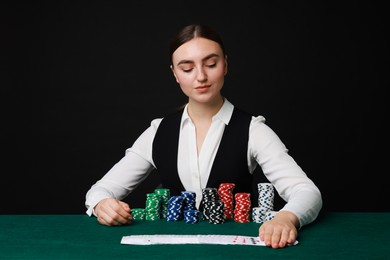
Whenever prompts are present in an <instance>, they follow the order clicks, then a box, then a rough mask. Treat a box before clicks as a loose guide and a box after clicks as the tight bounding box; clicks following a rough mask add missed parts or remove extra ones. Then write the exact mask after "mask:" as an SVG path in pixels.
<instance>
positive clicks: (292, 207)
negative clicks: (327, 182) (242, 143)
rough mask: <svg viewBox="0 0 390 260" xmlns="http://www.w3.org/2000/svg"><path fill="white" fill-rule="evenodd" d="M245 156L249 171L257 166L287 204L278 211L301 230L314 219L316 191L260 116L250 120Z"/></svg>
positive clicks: (317, 201)
mask: <svg viewBox="0 0 390 260" xmlns="http://www.w3.org/2000/svg"><path fill="white" fill-rule="evenodd" d="M248 157H249V161H250V167H251V169H252V170H254V168H255V167H256V165H257V164H258V165H260V167H261V168H262V171H263V173H264V175H265V176H266V178H267V179H268V180H269V181H270V182H271V183H272V184H273V186H274V187H275V189H276V191H277V192H278V194H279V195H280V197H281V198H283V199H284V200H285V201H286V202H287V203H286V204H285V205H284V207H283V208H282V209H281V210H286V211H290V212H292V213H294V214H295V215H296V216H297V217H298V218H299V221H300V226H301V227H302V226H304V225H307V224H309V223H311V222H312V221H314V220H315V219H316V218H317V216H318V214H319V212H320V210H321V208H322V197H321V193H320V190H319V189H318V187H317V186H316V185H315V184H314V183H313V181H312V180H311V179H309V177H308V176H307V175H306V173H305V172H304V171H303V170H302V168H301V167H300V166H299V165H298V164H297V163H296V161H295V160H294V159H293V158H292V157H291V156H290V155H289V154H288V149H287V148H286V147H285V145H284V144H283V143H282V141H281V140H280V138H279V137H278V136H277V134H276V133H275V132H274V131H273V130H272V129H271V128H270V127H269V126H268V125H266V124H265V118H264V117H262V116H258V117H253V118H252V122H251V125H250V129H249V144H248Z"/></svg>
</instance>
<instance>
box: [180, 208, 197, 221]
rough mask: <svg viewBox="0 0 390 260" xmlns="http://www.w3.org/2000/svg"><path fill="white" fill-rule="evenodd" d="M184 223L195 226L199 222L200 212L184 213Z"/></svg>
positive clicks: (194, 210)
mask: <svg viewBox="0 0 390 260" xmlns="http://www.w3.org/2000/svg"><path fill="white" fill-rule="evenodd" d="M184 221H185V222H186V223H190V224H195V223H199V221H200V211H199V210H197V209H189V210H185V211H184Z"/></svg>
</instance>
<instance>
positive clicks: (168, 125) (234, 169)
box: [153, 108, 252, 196]
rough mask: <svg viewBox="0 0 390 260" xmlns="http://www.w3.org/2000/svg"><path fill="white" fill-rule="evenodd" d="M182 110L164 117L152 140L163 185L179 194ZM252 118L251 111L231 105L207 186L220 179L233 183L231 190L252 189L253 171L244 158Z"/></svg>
mask: <svg viewBox="0 0 390 260" xmlns="http://www.w3.org/2000/svg"><path fill="white" fill-rule="evenodd" d="M182 113H183V110H180V111H178V112H175V113H173V114H170V115H168V116H166V117H164V119H163V120H162V121H161V123H160V125H159V127H158V129H157V132H156V135H155V138H154V141H153V161H154V163H155V165H156V168H157V172H158V174H159V175H160V178H161V183H162V187H164V188H168V189H170V193H171V195H172V196H177V195H180V192H181V191H184V190H185V189H184V187H183V184H182V183H181V181H180V178H179V174H178V171H177V153H178V145H179V132H180V123H181V117H182ZM251 119H252V116H251V115H250V114H248V113H246V112H244V111H241V110H239V109H237V108H234V111H233V115H232V118H231V119H230V122H229V125H226V127H225V130H224V132H223V136H222V140H221V143H220V146H219V149H218V151H217V154H216V157H215V159H214V162H213V166H212V167H211V172H210V176H209V179H208V182H207V188H218V187H219V185H220V184H221V183H224V182H229V183H234V184H235V188H234V191H233V192H234V193H237V192H251V191H252V174H251V173H249V170H248V161H247V150H248V138H249V125H250V122H251ZM204 188H205V187H204Z"/></svg>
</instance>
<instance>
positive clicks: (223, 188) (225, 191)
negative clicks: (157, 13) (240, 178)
mask: <svg viewBox="0 0 390 260" xmlns="http://www.w3.org/2000/svg"><path fill="white" fill-rule="evenodd" d="M235 186H236V185H235V184H234V183H221V184H220V185H219V188H218V194H219V197H220V198H221V200H222V201H223V203H224V215H225V219H232V218H233V212H234V195H233V190H234V187H235Z"/></svg>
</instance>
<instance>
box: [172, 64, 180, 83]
mask: <svg viewBox="0 0 390 260" xmlns="http://www.w3.org/2000/svg"><path fill="white" fill-rule="evenodd" d="M169 67H170V68H171V71H172V73H173V76H174V77H175V79H176V82H177V83H179V84H180V82H179V79H178V78H177V76H176V73H175V70H174V69H173V66H172V65H171V66H169Z"/></svg>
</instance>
